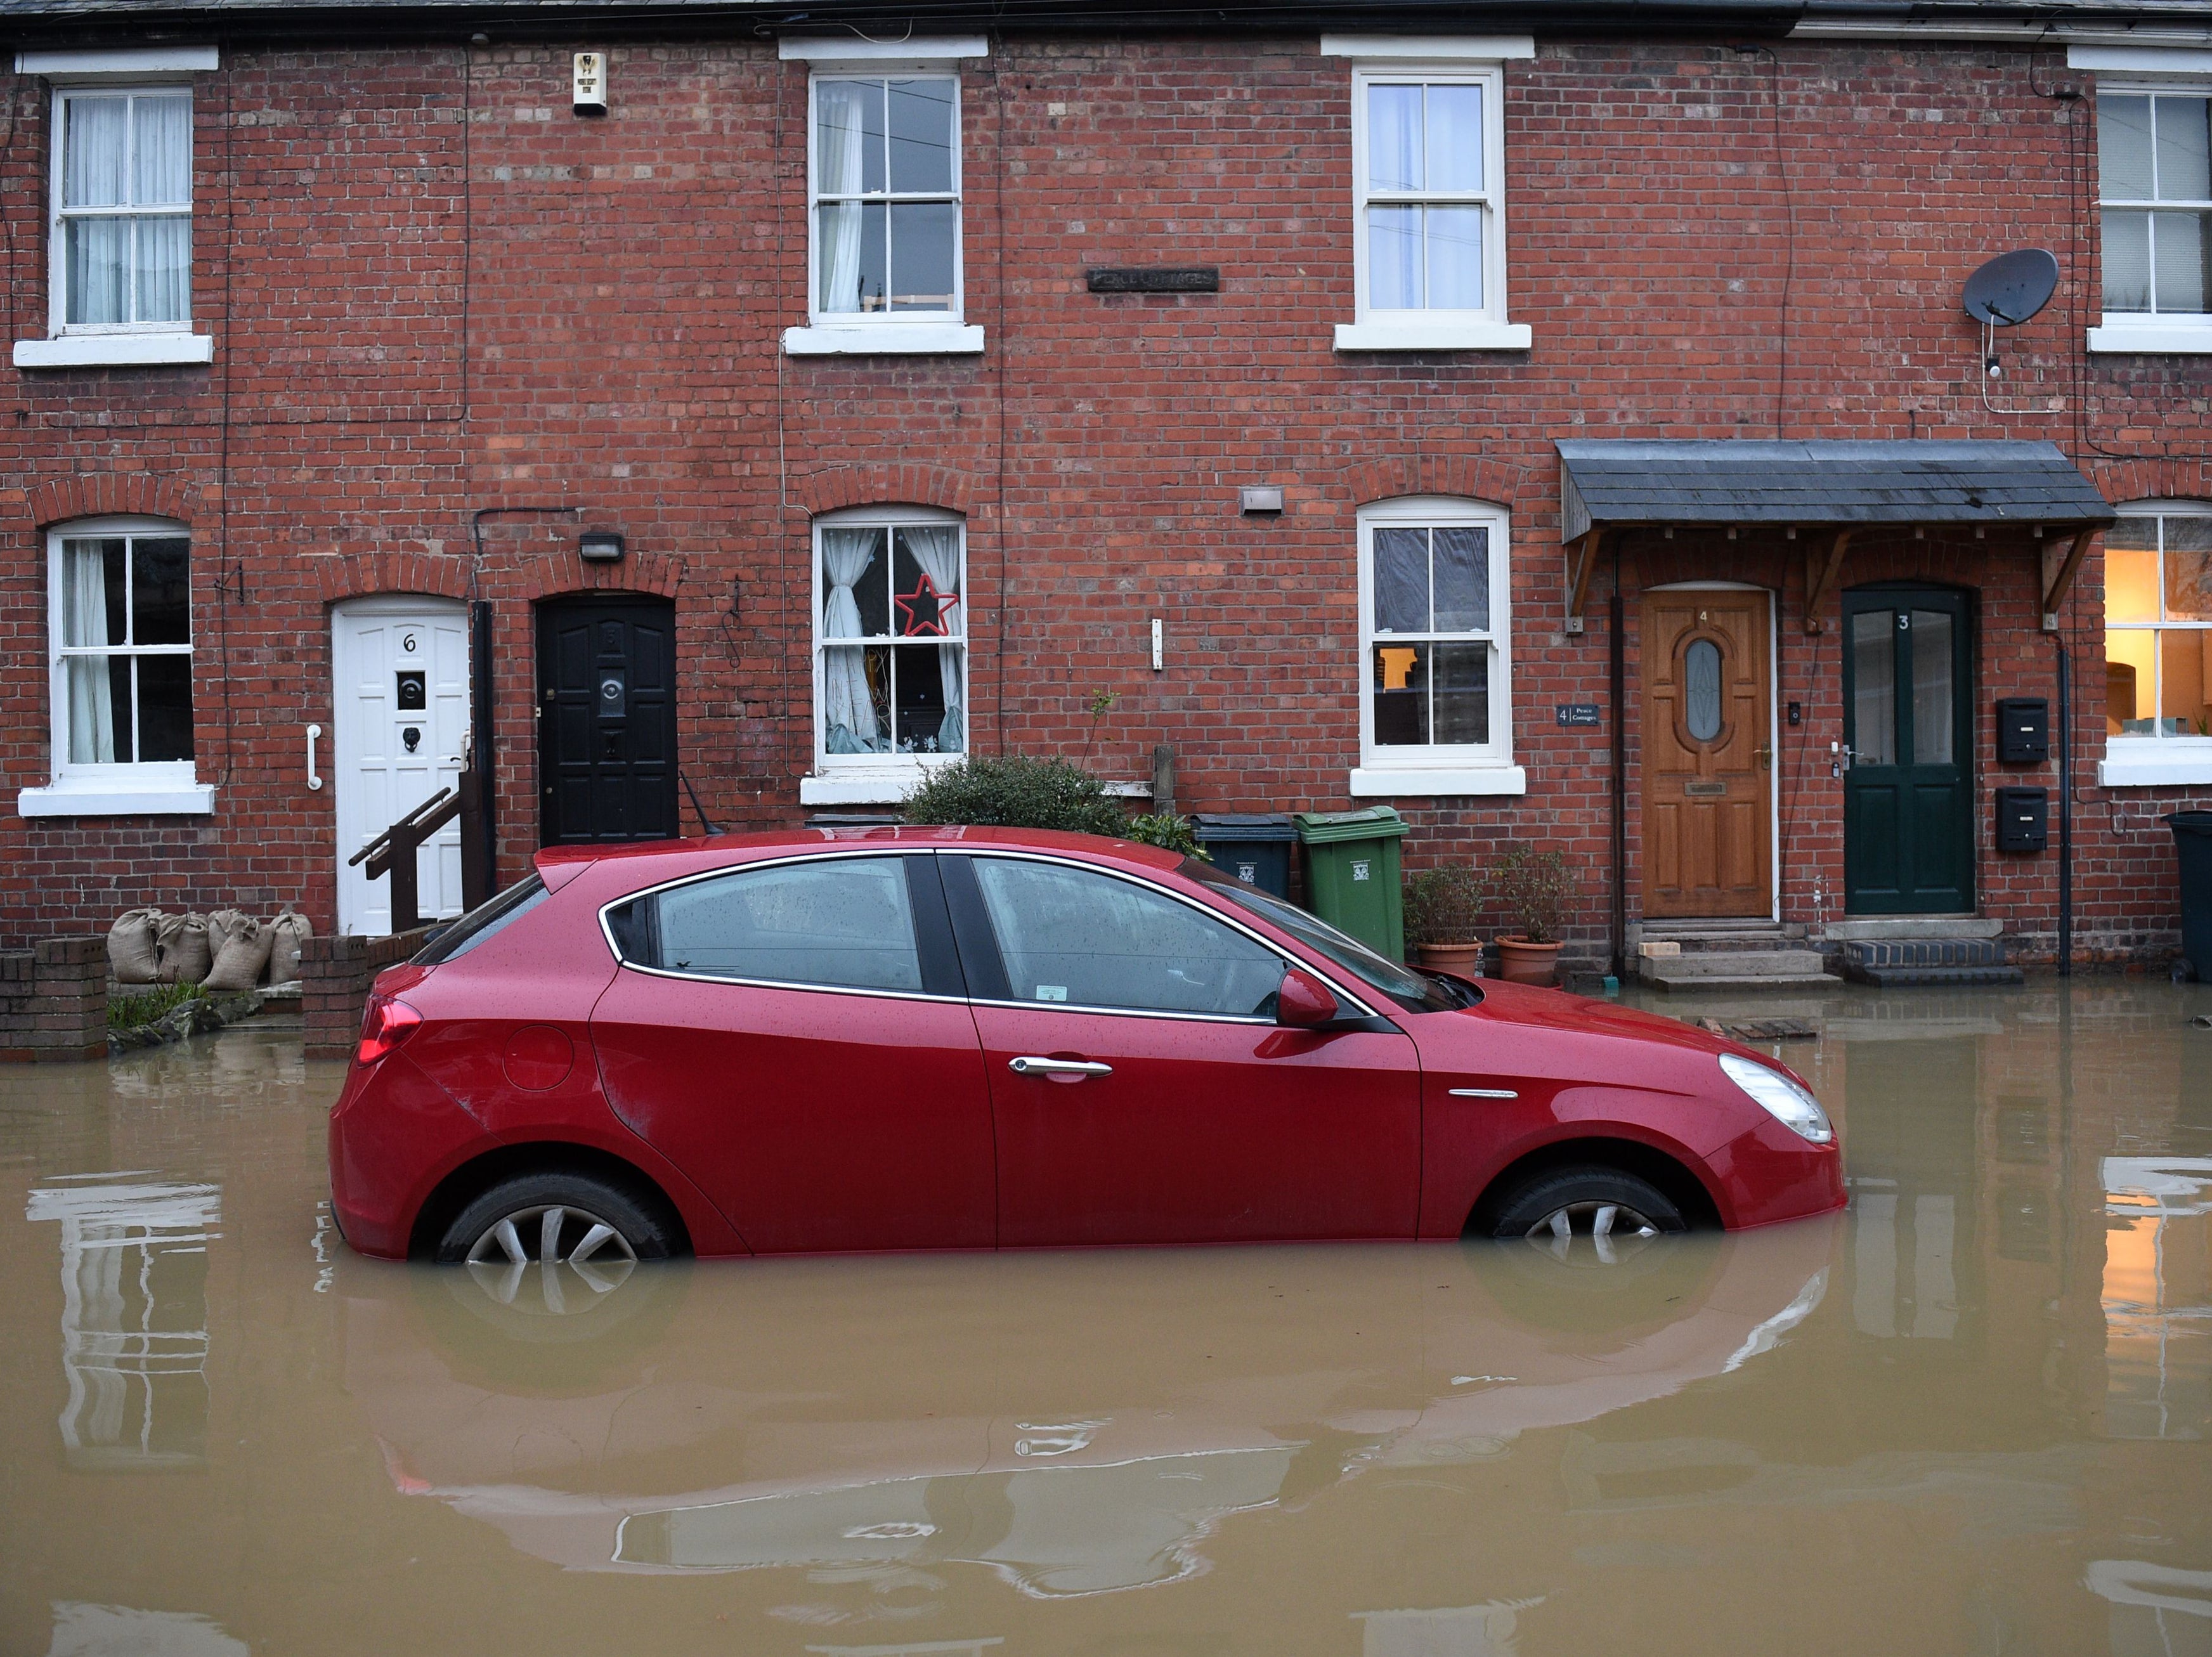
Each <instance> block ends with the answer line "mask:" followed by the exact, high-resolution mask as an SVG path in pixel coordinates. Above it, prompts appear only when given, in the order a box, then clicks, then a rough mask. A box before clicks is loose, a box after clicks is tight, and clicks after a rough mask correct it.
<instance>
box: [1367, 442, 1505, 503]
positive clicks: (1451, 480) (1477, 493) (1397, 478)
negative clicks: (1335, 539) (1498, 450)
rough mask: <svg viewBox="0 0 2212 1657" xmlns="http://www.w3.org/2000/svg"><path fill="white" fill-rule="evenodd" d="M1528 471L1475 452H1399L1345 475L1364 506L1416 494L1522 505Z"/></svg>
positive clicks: (1370, 461) (1368, 462)
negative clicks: (1520, 502) (1521, 499)
mask: <svg viewBox="0 0 2212 1657" xmlns="http://www.w3.org/2000/svg"><path fill="white" fill-rule="evenodd" d="M1525 470H1527V469H1526V468H1524V467H1522V466H1518V465H1512V464H1506V463H1504V462H1503V461H1499V460H1495V459H1492V458H1488V457H1486V456H1483V455H1474V454H1395V455H1384V456H1382V457H1380V458H1376V459H1374V460H1368V461H1363V462H1362V463H1360V464H1358V465H1356V466H1352V467H1351V468H1349V469H1348V470H1346V473H1345V483H1346V487H1347V488H1348V489H1350V490H1351V493H1352V501H1353V502H1354V503H1355V504H1357V505H1358V506H1363V507H1366V506H1372V505H1373V504H1375V503H1376V501H1395V500H1398V499H1401V498H1402V497H1403V496H1406V495H1451V496H1455V497H1456V498H1458V499H1460V500H1462V501H1488V502H1490V503H1492V505H1495V506H1500V507H1508V508H1510V507H1513V506H1515V505H1516V497H1517V496H1518V495H1519V494H1520V493H1521V489H1522V482H1523V473H1524V472H1525Z"/></svg>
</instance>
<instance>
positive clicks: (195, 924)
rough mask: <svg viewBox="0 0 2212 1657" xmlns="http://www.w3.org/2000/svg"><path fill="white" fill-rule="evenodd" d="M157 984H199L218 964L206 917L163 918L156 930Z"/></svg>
mask: <svg viewBox="0 0 2212 1657" xmlns="http://www.w3.org/2000/svg"><path fill="white" fill-rule="evenodd" d="M154 948H155V953H156V962H157V965H156V967H155V974H156V981H158V982H160V983H163V984H197V983H198V982H199V981H200V980H202V979H204V978H205V977H206V976H207V975H208V968H210V967H211V966H213V965H214V964H215V956H214V953H213V952H212V951H211V950H210V949H209V948H208V924H207V917H206V916H205V915H163V916H162V917H161V925H160V926H158V927H156V928H155V941H154Z"/></svg>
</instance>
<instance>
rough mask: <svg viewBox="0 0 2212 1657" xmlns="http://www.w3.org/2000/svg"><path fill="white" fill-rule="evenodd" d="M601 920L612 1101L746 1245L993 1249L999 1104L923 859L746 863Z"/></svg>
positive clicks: (599, 1012) (603, 1042) (604, 1066)
mask: <svg viewBox="0 0 2212 1657" xmlns="http://www.w3.org/2000/svg"><path fill="white" fill-rule="evenodd" d="M607 923H608V932H609V934H610V936H611V938H612V939H613V942H614V944H615V947H616V953H617V955H618V956H620V957H621V958H622V961H623V969H622V970H621V971H620V972H618V973H617V974H616V975H615V981H614V983H613V984H612V985H611V986H609V988H608V990H607V992H606V993H605V995H604V996H602V997H601V998H600V999H599V1005H598V1006H597V1008H596V1009H595V1010H594V1011H593V1014H592V1040H593V1041H594V1042H595V1043H596V1044H597V1046H598V1048H599V1065H600V1071H601V1075H602V1077H603V1078H604V1080H605V1086H606V1090H607V1097H608V1099H609V1101H610V1102H611V1104H612V1105H613V1107H614V1109H615V1111H616V1113H617V1114H618V1115H620V1116H621V1118H622V1119H623V1121H625V1122H627V1123H628V1124H629V1126H630V1127H631V1128H632V1129H634V1130H635V1132H637V1133H639V1134H640V1135H641V1136H642V1137H643V1138H645V1139H647V1141H648V1142H650V1143H651V1144H653V1146H655V1147H656V1148H657V1149H658V1150H660V1151H661V1152H662V1153H663V1154H664V1155H665V1156H667V1157H668V1158H669V1160H670V1161H671V1162H674V1163H676V1164H677V1166H678V1167H679V1168H682V1169H683V1170H684V1173H685V1174H688V1175H689V1176H690V1178H691V1179H692V1180H694V1181H696V1182H697V1184H698V1185H699V1186H700V1187H701V1188H702V1190H704V1191H705V1192H706V1193H708V1196H709V1197H710V1198H711V1199H713V1200H714V1202H715V1203H716V1204H717V1205H719V1206H720V1208H721V1210H722V1211H723V1213H724V1214H725V1215H726V1216H727V1217H728V1218H729V1220H730V1223H732V1225H734V1226H736V1227H737V1229H738V1232H739V1233H740V1234H741V1235H743V1236H744V1239H745V1241H746V1243H747V1245H748V1246H749V1247H751V1248H752V1249H753V1250H754V1251H755V1252H756V1253H799V1252H810V1251H817V1250H836V1249H875V1248H988V1247H991V1245H992V1243H993V1241H994V1231H995V1225H996V1221H995V1216H994V1203H995V1189H994V1181H993V1174H992V1145H991V1120H990V1107H989V1095H988V1091H987V1088H986V1087H985V1084H984V1080H983V1070H982V1059H981V1052H980V1049H979V1048H978V1047H977V1045H976V1039H975V1021H974V1020H973V1018H972V1017H970V1016H969V1011H968V1007H967V1004H966V1002H965V1000H964V999H963V990H962V986H961V983H960V969H959V962H958V959H957V955H956V953H955V951H954V949H953V945H952V941H951V933H950V931H949V928H948V926H947V923H946V920H945V903H944V898H943V895H942V894H941V891H940V889H939V883H938V878H937V873H936V865H935V860H934V859H932V858H931V857H930V856H928V855H927V853H924V854H921V855H907V856H900V855H896V854H885V853H875V854H861V855H854V854H850V853H847V854H841V855H829V856H820V857H811V858H802V859H778V860H776V861H775V862H772V863H763V864H753V865H747V866H745V867H743V868H738V869H732V870H726V871H718V872H716V873H714V874H712V875H708V876H705V877H699V878H695V879H692V880H689V881H684V882H681V883H678V884H675V885H672V886H669V887H665V888H663V889H659V890H658V891H655V892H652V893H648V894H646V895H642V896H640V897H637V898H634V899H631V900H629V901H627V902H625V903H623V904H620V905H616V906H612V907H610V908H609V910H608V912H607Z"/></svg>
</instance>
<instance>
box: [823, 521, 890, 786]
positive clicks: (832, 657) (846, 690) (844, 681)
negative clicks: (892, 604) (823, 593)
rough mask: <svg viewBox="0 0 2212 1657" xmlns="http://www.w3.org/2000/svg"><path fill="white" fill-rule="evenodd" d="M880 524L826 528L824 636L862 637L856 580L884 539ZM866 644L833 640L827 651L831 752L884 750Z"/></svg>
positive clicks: (826, 730) (826, 740) (826, 720)
mask: <svg viewBox="0 0 2212 1657" xmlns="http://www.w3.org/2000/svg"><path fill="white" fill-rule="evenodd" d="M882 537H883V531H881V530H824V531H822V573H823V575H824V576H826V577H827V578H828V580H829V597H828V598H825V599H824V600H823V604H822V636H823V638H824V639H858V638H860V637H861V636H862V633H861V628H860V604H858V602H856V601H855V600H854V597H853V584H854V582H855V581H857V580H860V578H861V577H862V576H863V575H865V574H867V573H868V566H869V565H871V564H872V563H874V562H875V561H876V549H877V548H878V546H880V545H881V544H882ZM867 654H868V653H867V650H866V646H860V645H829V646H825V647H824V648H823V652H822V731H823V746H824V747H825V748H827V749H828V750H829V752H830V753H832V754H867V753H876V752H879V751H881V749H882V747H883V744H882V743H881V742H880V741H879V740H878V734H877V731H876V705H875V702H874V700H873V699H872V697H870V695H868V661H867Z"/></svg>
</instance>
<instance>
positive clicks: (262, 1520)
mask: <svg viewBox="0 0 2212 1657" xmlns="http://www.w3.org/2000/svg"><path fill="white" fill-rule="evenodd" d="M1794 1005H1796V1011H1801V1012H1810V1013H1811V1014H1812V1016H1814V1017H1817V1018H1818V1019H1819V1020H1820V1022H1821V1023H1822V1025H1823V1033H1822V1035H1821V1036H1820V1040H1819V1041H1817V1042H1814V1041H1796V1042H1792V1043H1790V1044H1789V1045H1788V1046H1787V1047H1778V1048H1775V1049H1773V1050H1774V1051H1775V1052H1777V1053H1779V1054H1780V1055H1781V1056H1783V1057H1784V1058H1785V1059H1787V1060H1788V1061H1789V1062H1790V1064H1792V1065H1795V1066H1796V1068H1798V1069H1799V1070H1800V1071H1802V1072H1804V1073H1805V1074H1806V1075H1807V1076H1808V1077H1809V1078H1810V1079H1811V1080H1812V1081H1813V1083H1814V1086H1815V1088H1816V1089H1817V1091H1818V1092H1819V1093H1820V1096H1821V1098H1822V1100H1823V1102H1825V1104H1826V1107H1827V1108H1828V1109H1829V1111H1830V1112H1831V1113H1832V1115H1833V1116H1834V1117H1835V1118H1836V1120H1837V1121H1838V1126H1839V1128H1840V1131H1841V1132H1842V1134H1843V1137H1844V1145H1845V1156H1846V1164H1847V1167H1848V1169H1849V1172H1850V1181H1851V1188H1852V1202H1851V1206H1850V1211H1848V1212H1847V1213H1845V1214H1844V1215H1840V1216H1837V1217H1833V1218H1832V1219H1829V1220H1823V1221H1819V1222H1812V1223H1796V1224H1791V1225H1788V1226H1784V1227H1779V1228H1775V1229H1769V1230H1766V1231H1759V1232H1752V1233H1747V1234H1741V1235H1733V1236H1728V1237H1699V1238H1693V1239H1689V1240H1686V1241H1672V1240H1667V1239H1659V1240H1656V1241H1653V1242H1651V1243H1649V1244H1647V1245H1645V1246H1644V1247H1643V1248H1642V1252H1640V1253H1632V1252H1630V1251H1632V1250H1633V1249H1634V1248H1635V1247H1637V1246H1636V1245H1635V1244H1634V1243H1628V1244H1624V1245H1622V1253H1623V1258H1621V1259H1617V1260H1615V1261H1613V1262H1612V1263H1610V1264H1603V1263H1601V1262H1599V1261H1598V1260H1597V1259H1595V1257H1594V1256H1588V1255H1583V1254H1581V1253H1575V1254H1571V1255H1570V1256H1569V1257H1568V1258H1566V1259H1559V1258H1555V1257H1554V1256H1553V1254H1552V1253H1548V1252H1547V1251H1546V1250H1545V1249H1543V1248H1540V1247H1537V1246H1535V1245H1533V1244H1528V1245H1522V1244H1511V1245H1506V1244H1491V1243H1482V1244H1467V1245H1442V1246H1422V1247H1414V1246H1407V1247H1395V1246H1367V1247H1258V1248H1231V1249H1220V1250H1207V1251H1184V1250H1173V1251H1124V1252H1101V1253H1037V1254H1009V1255H1005V1256H994V1255H973V1256H946V1257H936V1258H924V1257H911V1256H909V1257H897V1258H854V1259H807V1260H786V1261H769V1262H759V1261H727V1262H720V1263H712V1264H702V1265H697V1266H689V1265H685V1266H673V1267H654V1266H646V1267H641V1268H638V1269H637V1270H636V1271H635V1272H634V1273H633V1274H632V1275H631V1276H630V1277H629V1278H628V1279H627V1280H618V1281H613V1282H611V1283H608V1282H605V1281H602V1282H598V1283H594V1282H591V1281H586V1279H585V1278H580V1277H579V1276H578V1275H577V1274H576V1273H574V1272H571V1271H568V1269H567V1268H560V1269H559V1271H560V1275H559V1276H557V1277H555V1278H550V1279H549V1278H545V1277H544V1276H542V1275H541V1274H540V1268H538V1267H536V1266H531V1267H528V1268H515V1269H514V1271H513V1273H512V1274H509V1273H507V1272H504V1271H502V1272H493V1271H491V1270H490V1269H489V1268H480V1269H479V1271H480V1275H479V1276H477V1277H471V1275H469V1273H468V1272H465V1271H462V1270H457V1269H435V1270H434V1269H428V1268H410V1267H403V1266H389V1265H384V1264H380V1263H378V1262H374V1261H370V1260H366V1259H360V1258H357V1257H356V1256H354V1255H352V1254H351V1253H349V1251H348V1250H347V1249H346V1248H345V1247H344V1245H343V1243H341V1242H340V1241H338V1240H337V1237H336V1235H335V1234H334V1233H333V1232H332V1231H331V1229H330V1228H329V1224H328V1220H327V1217H326V1211H325V1207H324V1206H323V1199H324V1198H325V1194H326V1193H325V1170H324V1162H323V1156H324V1137H323V1136H324V1122H325V1112H326V1110H327V1108H328V1106H329V1104H330V1102H331V1099H332V1098H333V1096H335V1095H336V1092H337V1087H338V1083H339V1079H340V1076H341V1073H342V1072H341V1070H340V1069H339V1068H338V1067H337V1066H333V1065H307V1064H305V1063H303V1062H302V1060H301V1058H300V1054H299V1047H298V1042H297V1037H296V1036H289V1035H274V1034H272V1035H259V1034H257V1033H255V1032H254V1031H253V1030H252V1028H251V1027H250V1026H249V1027H247V1028H246V1029H240V1030H236V1031H233V1032H229V1033H227V1034H224V1035H218V1036H214V1037H208V1038H203V1039H201V1040H199V1041H194V1042H192V1043H191V1044H188V1045H187V1046H186V1047H172V1048H168V1049H165V1050H160V1051H156V1052H152V1053H143V1054H137V1055H134V1056H131V1057H130V1058H127V1059H119V1060H117V1061H115V1062H113V1063H112V1064H110V1065H92V1066H82V1067H75V1066H72V1067H54V1068H51V1069H40V1070H39V1071H31V1070H28V1069H25V1068H10V1069H9V1070H7V1071H4V1072H0V1164H4V1174H0V1180H4V1181H5V1185H6V1189H5V1191H4V1192H0V1235H4V1238H5V1241H6V1246H7V1249H8V1254H9V1258H10V1259H14V1260H15V1263H16V1264H15V1267H14V1268H13V1269H12V1270H11V1271H10V1272H8V1273H7V1274H6V1276H5V1278H4V1287H0V1297H4V1298H0V1435H4V1436H0V1495H3V1496H4V1513H5V1524H4V1529H3V1530H0V1651H4V1652H5V1653H9V1654H17V1653H22V1654H40V1653H51V1654H57V1657H80V1654H107V1653H130V1654H142V1653H143V1654H155V1653H158V1654H161V1657H212V1654H237V1653H244V1652H252V1653H256V1654H275V1653H291V1652H313V1653H356V1652H358V1653H374V1654H392V1653H407V1652H416V1653H423V1654H431V1653H445V1652H464V1651H483V1652H489V1651H495V1650H506V1649H518V1650H528V1651H532V1652H536V1653H546V1654H557V1653H569V1652H576V1653H586V1652H589V1653H599V1652H608V1651H616V1650H643V1651H652V1652H656V1653H693V1652H698V1653H710V1652H711V1653H766V1654H793V1657H797V1654H800V1653H827V1654H844V1657H860V1654H877V1657H893V1654H921V1653H931V1654H956V1657H1017V1654H1027V1653H1053V1654H1063V1653H1064V1654H1101V1657H1105V1654H1113V1657H1139V1654H1142V1657H1171V1654H1172V1657H1181V1654H1228V1653H1237V1654H1244V1653H1251V1654H1285V1653H1299V1654H1304V1653H1315V1654H1341V1657H1447V1654H1448V1657H1492V1654H1509V1653H1513V1654H1520V1657H1547V1654H1553V1653H1561V1654H1565V1653H1576V1654H1588V1653H1591V1652H1595V1651H1603V1650H1616V1651H1619V1650H1627V1651H1635V1652H1639V1653H1655V1654H1656V1653H1675V1652H1680V1653H1692V1652H1713V1651H1729V1652H1737V1651H1741V1652H1754V1651H1760V1652H1764V1651H1784V1652H1808V1653H1810V1652H1845V1651H1891V1652H1945V1653H1977V1654H1979V1653H1996V1652H2003V1653H2015V1652H2017V1653H2068V1654H2087V1653H2112V1654H2115V1657H2138V1654H2140V1657H2151V1654H2167V1653H2197V1654H2206V1653H2212V1029H2197V1028H2192V1027H2191V1024H2190V1022H2189V1021H2190V1018H2191V1016H2192V1015H2197V1014H2206V1013H2212V989H2202V988H2190V989H2181V988H2174V987H2171V986H2166V985H2163V984H2147V983H2122V982H2118V981H2115V980H2103V981H2100V980H2077V982H2076V983H2075V986H2073V987H2072V988H2071V989H2070V990H2069V989H2067V988H2065V987H2063V986H2057V985H2054V984H2051V983H2045V984H2042V985H2039V986H2030V987H2028V988H2027V989H2025V990H2020V991H1972V992H1955V993H1939V992H1892V993H1890V994H1888V995H1887V996H1883V995H1879V994H1876V993H1875V992H1849V993H1847V994H1844V993H1839V994H1838V995H1835V996H1833V997H1832V998H1829V999H1828V1000H1827V1001H1826V1002H1825V1003H1818V1004H1814V1003H1807V1004H1794ZM1659 1006H1660V1010H1661V1011H1668V1012H1675V1013H1682V1012H1694V1011H1723V1009H1721V1008H1717V1007H1716V1008H1712V1009H1705V1008H1700V1007H1697V1006H1695V1005H1688V1004H1685V1003H1683V1002H1680V1001H1670V1002H1665V1003H1661V1004H1659ZM1768 1010H1769V1009H1766V1008H1763V1007H1759V1006H1758V1005H1755V1004H1753V1005H1747V1004H1743V1003H1736V1004H1734V1005H1733V1007H1732V1008H1730V1009H1729V1011H1743V1012H1759V1011H1768ZM1582 1247H1588V1244H1587V1243H1586V1242H1583V1243H1578V1244H1577V1248H1578V1249H1579V1248H1582Z"/></svg>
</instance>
